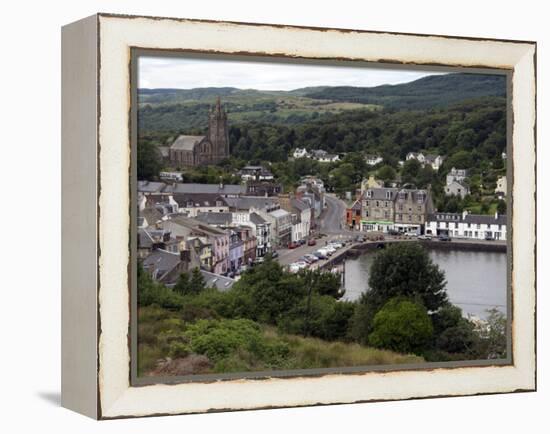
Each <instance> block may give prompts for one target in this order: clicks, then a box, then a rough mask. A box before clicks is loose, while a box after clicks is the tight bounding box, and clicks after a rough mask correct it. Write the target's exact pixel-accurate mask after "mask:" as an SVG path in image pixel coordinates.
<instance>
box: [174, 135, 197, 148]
mask: <svg viewBox="0 0 550 434" xmlns="http://www.w3.org/2000/svg"><path fill="white" fill-rule="evenodd" d="M204 137H205V136H186V135H183V134H182V135H181V136H178V138H177V139H176V140H175V141H174V143H172V146H170V148H171V149H178V150H183V151H192V150H193V147H194V146H195V144H197V143H198V142H200V141H201V140H202V139H204Z"/></svg>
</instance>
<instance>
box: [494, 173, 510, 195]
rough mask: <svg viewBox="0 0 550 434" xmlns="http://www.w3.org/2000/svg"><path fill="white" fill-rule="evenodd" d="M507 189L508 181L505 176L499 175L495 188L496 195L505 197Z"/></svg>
mask: <svg viewBox="0 0 550 434" xmlns="http://www.w3.org/2000/svg"><path fill="white" fill-rule="evenodd" d="M507 191H508V183H507V181H506V176H501V177H500V178H498V179H497V188H495V193H496V194H497V195H498V196H501V197H506V193H507Z"/></svg>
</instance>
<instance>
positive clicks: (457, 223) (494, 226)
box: [425, 211, 506, 241]
mask: <svg viewBox="0 0 550 434" xmlns="http://www.w3.org/2000/svg"><path fill="white" fill-rule="evenodd" d="M425 233H426V234H427V235H432V236H439V235H448V236H449V237H451V238H464V239H475V240H485V239H492V240H500V241H505V240H506V215H499V214H498V213H495V215H477V214H469V213H468V212H467V211H464V212H463V213H462V214H458V213H434V214H430V215H428V220H427V221H426V225H425Z"/></svg>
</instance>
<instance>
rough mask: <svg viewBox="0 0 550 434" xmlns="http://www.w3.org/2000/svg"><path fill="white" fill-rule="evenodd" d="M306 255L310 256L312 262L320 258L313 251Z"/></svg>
mask: <svg viewBox="0 0 550 434" xmlns="http://www.w3.org/2000/svg"><path fill="white" fill-rule="evenodd" d="M304 256H305V257H306V258H309V260H310V261H311V262H317V261H318V260H319V258H318V257H317V256H315V255H314V254H312V253H308V254H307V255H304Z"/></svg>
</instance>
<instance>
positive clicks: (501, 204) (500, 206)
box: [497, 200, 506, 214]
mask: <svg viewBox="0 0 550 434" xmlns="http://www.w3.org/2000/svg"><path fill="white" fill-rule="evenodd" d="M497 212H498V213H499V214H506V202H505V201H504V200H499V201H498V203H497Z"/></svg>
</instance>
